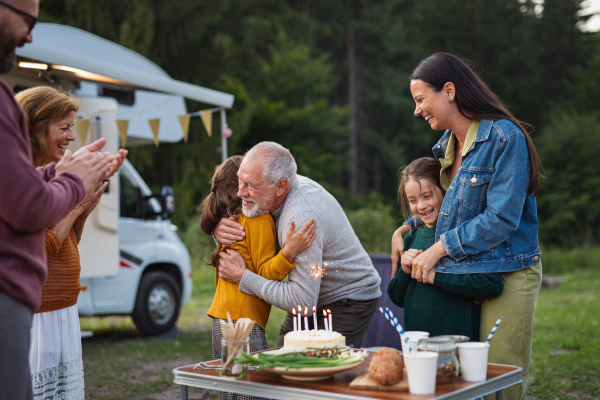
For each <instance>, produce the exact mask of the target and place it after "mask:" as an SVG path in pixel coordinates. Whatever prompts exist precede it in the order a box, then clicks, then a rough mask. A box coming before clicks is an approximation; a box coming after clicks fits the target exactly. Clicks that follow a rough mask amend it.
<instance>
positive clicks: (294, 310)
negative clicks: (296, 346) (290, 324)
mask: <svg viewBox="0 0 600 400" xmlns="http://www.w3.org/2000/svg"><path fill="white" fill-rule="evenodd" d="M292 314H294V317H293V318H292V320H293V321H294V331H297V330H298V321H296V307H293V308H292Z"/></svg>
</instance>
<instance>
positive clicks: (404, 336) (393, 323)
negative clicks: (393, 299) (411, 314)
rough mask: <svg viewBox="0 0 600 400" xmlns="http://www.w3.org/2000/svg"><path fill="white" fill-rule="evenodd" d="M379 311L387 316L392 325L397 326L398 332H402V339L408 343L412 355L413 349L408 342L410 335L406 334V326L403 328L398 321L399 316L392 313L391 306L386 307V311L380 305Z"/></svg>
mask: <svg viewBox="0 0 600 400" xmlns="http://www.w3.org/2000/svg"><path fill="white" fill-rule="evenodd" d="M379 311H381V313H382V314H383V315H384V316H385V318H386V319H387V320H388V321H390V323H391V324H392V326H393V327H394V328H396V331H398V333H399V334H400V339H401V340H404V343H406V346H408V352H409V354H410V355H411V356H412V352H413V350H412V347H410V344H408V336H406V335H405V333H406V332H405V331H404V328H402V325H400V322H398V318H396V317H394V313H392V310H390V308H389V307H386V308H385V311H383V309H382V308H381V307H379ZM388 313H389V314H388Z"/></svg>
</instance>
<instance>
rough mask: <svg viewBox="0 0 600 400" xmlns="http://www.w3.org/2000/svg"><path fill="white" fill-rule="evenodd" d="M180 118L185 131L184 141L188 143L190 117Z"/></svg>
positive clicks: (182, 116) (186, 115) (181, 116)
mask: <svg viewBox="0 0 600 400" xmlns="http://www.w3.org/2000/svg"><path fill="white" fill-rule="evenodd" d="M178 118H179V123H180V124H181V129H183V141H184V142H186V143H187V140H188V133H189V131H190V115H189V114H185V115H180V116H179V117H178Z"/></svg>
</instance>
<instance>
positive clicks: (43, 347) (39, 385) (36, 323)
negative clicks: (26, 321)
mask: <svg viewBox="0 0 600 400" xmlns="http://www.w3.org/2000/svg"><path fill="white" fill-rule="evenodd" d="M29 368H30V370H31V382H32V385H33V398H34V399H35V400H41V399H44V400H46V399H48V400H50V399H61V400H71V399H77V400H79V399H81V400H83V399H84V382H83V361H82V359H81V333H80V328H79V315H78V312H77V305H74V306H71V307H68V308H63V309H62V310H57V311H49V312H44V313H39V314H34V315H33V322H32V324H31V349H30V352H29Z"/></svg>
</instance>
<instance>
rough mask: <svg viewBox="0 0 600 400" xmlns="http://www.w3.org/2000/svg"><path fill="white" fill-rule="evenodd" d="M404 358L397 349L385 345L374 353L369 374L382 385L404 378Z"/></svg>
mask: <svg viewBox="0 0 600 400" xmlns="http://www.w3.org/2000/svg"><path fill="white" fill-rule="evenodd" d="M403 375H404V359H403V358H402V357H401V356H400V353H399V352H398V350H396V349H390V348H389V347H383V348H381V349H379V350H377V352H376V353H375V354H374V355H373V359H372V360H371V364H370V365H369V376H370V377H371V379H373V380H374V381H375V382H377V383H378V384H380V385H392V384H394V383H396V382H399V381H400V380H402V376H403Z"/></svg>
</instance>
